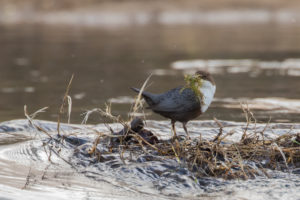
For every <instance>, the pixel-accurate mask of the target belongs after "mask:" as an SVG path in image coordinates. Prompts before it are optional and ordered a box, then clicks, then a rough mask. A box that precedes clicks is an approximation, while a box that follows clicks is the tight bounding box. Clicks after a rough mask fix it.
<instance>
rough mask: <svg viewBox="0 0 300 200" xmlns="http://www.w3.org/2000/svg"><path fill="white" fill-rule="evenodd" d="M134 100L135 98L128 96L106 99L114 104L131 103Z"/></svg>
mask: <svg viewBox="0 0 300 200" xmlns="http://www.w3.org/2000/svg"><path fill="white" fill-rule="evenodd" d="M134 101H135V99H134V98H132V97H130V96H119V97H116V98H110V99H108V102H110V103H116V104H132V103H134Z"/></svg>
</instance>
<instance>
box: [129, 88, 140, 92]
mask: <svg viewBox="0 0 300 200" xmlns="http://www.w3.org/2000/svg"><path fill="white" fill-rule="evenodd" d="M130 89H132V90H133V91H135V92H136V93H139V92H140V91H141V90H140V89H138V88H134V87H131V88H130Z"/></svg>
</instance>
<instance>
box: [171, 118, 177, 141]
mask: <svg viewBox="0 0 300 200" xmlns="http://www.w3.org/2000/svg"><path fill="white" fill-rule="evenodd" d="M171 124H172V131H173V138H176V137H177V135H176V130H175V121H173V120H172V121H171Z"/></svg>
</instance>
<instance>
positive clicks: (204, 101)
mask: <svg viewBox="0 0 300 200" xmlns="http://www.w3.org/2000/svg"><path fill="white" fill-rule="evenodd" d="M185 81H186V85H185V86H178V87H176V88H174V89H171V90H169V91H167V92H164V93H161V94H154V93H150V92H147V91H142V93H141V95H142V97H143V98H144V99H145V101H146V103H147V104H148V107H147V108H148V109H151V110H152V111H153V112H154V113H157V114H160V115H162V116H163V117H166V118H168V119H171V124H172V131H173V137H174V138H176V137H177V135H176V130H175V123H176V122H181V123H182V126H183V129H184V131H185V133H186V135H187V137H188V138H189V139H190V136H189V133H188V130H187V128H186V125H187V123H188V122H189V121H190V120H192V119H195V118H197V117H198V116H199V115H201V114H203V113H204V112H205V111H206V110H207V109H208V107H209V105H210V104H211V102H212V101H213V98H214V94H215V91H216V84H215V81H214V79H213V77H212V76H211V74H210V73H209V72H207V71H197V72H196V73H195V74H194V75H186V76H185ZM131 89H132V90H133V91H135V92H137V93H139V92H140V89H138V88H134V87H131Z"/></svg>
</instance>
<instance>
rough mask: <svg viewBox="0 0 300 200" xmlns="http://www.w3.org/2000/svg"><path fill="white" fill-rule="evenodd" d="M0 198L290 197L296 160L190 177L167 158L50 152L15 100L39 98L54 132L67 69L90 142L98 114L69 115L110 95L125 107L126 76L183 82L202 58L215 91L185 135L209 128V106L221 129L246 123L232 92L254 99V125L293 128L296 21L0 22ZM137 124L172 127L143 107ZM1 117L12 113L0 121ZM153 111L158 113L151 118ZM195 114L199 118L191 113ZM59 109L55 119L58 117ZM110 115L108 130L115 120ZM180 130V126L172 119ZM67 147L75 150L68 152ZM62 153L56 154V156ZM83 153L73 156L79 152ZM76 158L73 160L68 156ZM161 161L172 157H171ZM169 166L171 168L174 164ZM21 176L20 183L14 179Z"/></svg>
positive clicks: (31, 103)
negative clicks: (245, 175)
mask: <svg viewBox="0 0 300 200" xmlns="http://www.w3.org/2000/svg"><path fill="white" fill-rule="evenodd" d="M0 31H1V34H0V44H1V48H0V58H1V59H0V69H1V73H0V97H1V102H0V121H1V122H2V123H1V124H0V137H1V141H0V142H1V143H0V169H1V170H0V171H1V172H0V176H1V179H0V185H1V189H0V198H1V199H20V198H22V199H41V198H44V199H46V198H47V199H50V198H55V199H70V198H72V199H141V198H143V199H153V198H155V199H176V198H178V199H182V198H185V199H198V198H200V197H201V198H203V199H232V198H234V199H271V198H272V199H300V196H299V193H298V188H299V186H300V178H299V171H297V170H295V171H293V172H292V173H290V174H288V173H283V172H278V171H273V172H270V174H272V178H270V179H269V178H266V177H263V176H262V177H257V178H256V179H251V180H247V181H244V180H232V181H228V180H222V179H213V178H203V179H199V180H198V181H197V182H195V179H191V178H190V177H191V175H190V174H189V172H188V171H185V170H184V168H181V166H180V165H179V164H178V163H176V161H174V160H164V161H157V160H151V161H149V162H146V161H145V158H144V157H143V156H144V155H141V156H140V157H138V158H136V160H140V161H139V162H133V163H129V164H128V163H127V164H126V165H123V164H124V163H123V164H120V162H121V161H120V160H119V159H115V158H114V159H113V160H111V162H106V163H104V164H102V165H94V164H89V163H91V160H84V158H81V157H73V156H74V155H73V154H74V152H73V151H72V148H70V146H67V147H66V148H62V149H61V154H60V155H61V157H62V158H63V159H62V158H61V157H59V156H57V155H52V159H51V161H49V160H48V156H49V155H47V154H46V153H45V152H46V151H45V149H44V147H43V143H44V142H45V135H44V134H42V133H40V132H37V131H36V130H34V129H32V127H30V126H29V125H28V121H27V120H17V119H20V118H24V114H23V106H24V105H25V104H26V105H27V107H28V109H29V111H30V112H33V111H35V110H37V109H40V108H42V107H45V106H49V109H48V110H47V112H45V113H41V114H40V115H39V116H38V118H39V119H42V120H46V121H37V123H39V125H40V126H41V127H43V128H45V129H46V130H47V131H49V132H51V133H52V134H55V130H56V123H55V122H56V120H57V113H58V109H59V107H60V104H61V100H62V96H63V94H64V92H65V88H66V86H67V83H68V80H69V79H70V77H71V75H72V74H73V73H74V74H75V78H74V80H73V83H72V88H71V91H70V96H71V97H72V113H71V123H73V124H74V125H66V124H65V125H63V127H62V128H63V129H64V133H65V134H70V133H72V134H73V132H76V135H77V136H80V137H81V138H83V139H84V140H85V141H87V143H89V144H91V143H92V141H93V140H94V139H95V135H94V134H91V133H90V130H91V128H93V129H97V130H98V131H100V132H107V129H106V127H105V126H104V125H103V124H102V123H103V122H107V121H106V120H105V119H103V118H101V117H99V116H98V115H96V114H94V115H91V116H90V120H89V123H90V124H95V125H88V126H87V125H79V124H80V123H81V121H82V120H83V116H82V115H81V114H82V113H84V112H85V111H86V110H90V109H93V108H96V107H101V108H103V107H104V104H105V103H111V105H112V112H113V113H114V114H117V115H121V117H123V118H124V119H127V117H128V111H129V110H130V108H131V105H132V102H133V101H134V97H135V96H134V95H135V94H134V93H133V92H132V91H131V90H130V89H129V88H130V87H132V86H134V87H141V85H142V84H143V82H144V81H145V79H146V78H147V77H148V76H149V75H150V74H153V76H152V77H151V79H150V84H149V86H148V87H147V90H149V91H151V92H157V93H159V92H163V91H165V90H167V89H171V88H173V87H176V86H178V85H182V84H184V82H183V74H187V73H193V72H194V71H196V70H198V69H205V70H209V71H210V72H211V73H212V74H213V76H214V78H215V81H216V85H217V92H216V95H215V100H214V102H213V103H212V105H211V107H210V108H209V109H208V111H207V113H205V114H204V115H203V116H201V117H200V118H199V119H197V120H196V121H193V122H191V123H189V124H188V128H189V130H190V132H191V135H192V136H193V137H198V136H199V132H200V133H201V134H202V136H203V138H206V139H210V138H212V137H214V136H215V135H216V134H217V133H218V127H217V126H216V124H215V122H214V121H213V120H212V118H213V117H216V118H218V119H219V120H223V121H222V122H223V123H224V124H225V127H228V130H227V131H230V130H231V129H236V130H237V133H238V134H237V135H236V136H234V137H233V138H231V139H232V140H235V139H236V138H235V137H237V138H238V137H240V135H239V133H240V134H241V133H242V130H243V129H242V128H243V127H245V124H244V121H245V117H244V114H243V112H242V110H241V106H240V104H241V103H244V104H248V106H249V107H250V108H251V110H252V111H253V113H254V115H255V117H256V119H257V122H258V123H261V124H258V128H263V127H265V125H266V124H265V123H267V122H268V121H269V120H270V119H271V123H279V124H277V125H276V124H271V125H272V126H271V127H270V129H268V130H267V133H268V135H269V137H270V138H271V137H274V136H275V135H281V134H284V133H288V132H291V133H297V132H299V131H300V127H299V120H300V118H299V113H300V87H299V86H300V37H299V35H300V26H297V25H296V24H292V25H291V24H287V25H284V24H277V23H269V24H251V23H250V24H238V25H237V24H231V25H219V26H213V25H209V24H202V25H187V24H182V25H168V26H162V25H160V24H151V25H142V26H135V25H130V26H126V27H121V28H115V27H113V28H103V27H102V28H101V27H100V28H97V27H93V26H91V27H82V26H74V25H73V26H65V25H59V26H54V25H52V26H49V25H41V24H39V25H32V24H30V25H29V24H28V25H24V24H23V25H21V24H20V25H1V26H0ZM145 115H146V118H147V119H148V122H147V127H148V128H149V129H151V130H152V131H153V132H154V133H155V134H156V135H158V137H159V138H160V139H166V138H168V137H169V136H170V135H171V131H170V124H169V122H168V121H164V119H163V118H162V117H160V116H158V115H156V114H153V113H151V112H150V111H148V110H145ZM10 120H12V121H10ZM162 120H163V121H162ZM199 120H200V121H199ZM63 121H66V120H65V119H63ZM111 126H112V127H113V128H114V129H116V130H119V129H120V128H121V127H120V125H117V124H111ZM177 129H178V132H179V134H183V130H182V127H181V126H180V125H178V127H177ZM73 158H74V160H72V159H73ZM64 159H65V160H68V162H65V160H64ZM77 161H78V162H79V161H80V162H82V163H78V162H77ZM70 163H71V164H72V165H75V166H76V167H75V168H74V166H72V165H70ZM171 166H175V169H176V170H174V168H172V167H171ZM177 169H178V171H177ZM22 188H24V189H22Z"/></svg>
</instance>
